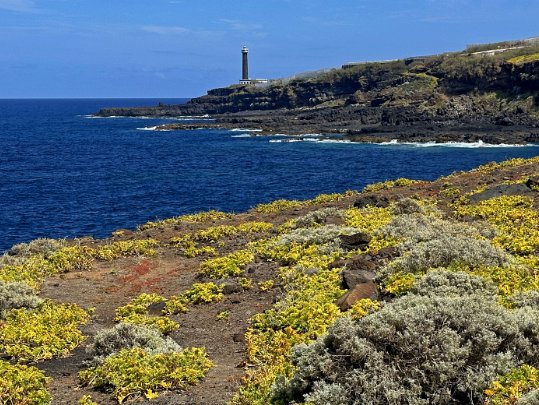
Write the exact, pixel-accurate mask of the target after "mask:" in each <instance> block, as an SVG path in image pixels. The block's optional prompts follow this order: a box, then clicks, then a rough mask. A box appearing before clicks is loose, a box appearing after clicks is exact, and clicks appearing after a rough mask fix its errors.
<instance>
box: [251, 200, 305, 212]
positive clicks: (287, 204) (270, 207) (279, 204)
mask: <svg viewBox="0 0 539 405" xmlns="http://www.w3.org/2000/svg"><path fill="white" fill-rule="evenodd" d="M303 205H304V203H303V202H301V201H297V200H275V201H272V202H270V203H267V204H258V205H257V206H256V207H255V208H254V211H255V212H258V213H260V214H278V213H280V212H283V211H289V210H292V209H295V208H301V207H302V206H303Z"/></svg>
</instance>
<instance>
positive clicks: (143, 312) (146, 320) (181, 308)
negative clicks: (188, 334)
mask: <svg viewBox="0 0 539 405" xmlns="http://www.w3.org/2000/svg"><path fill="white" fill-rule="evenodd" d="M159 303H164V304H165V305H164V309H163V311H162V312H163V316H150V315H148V306H149V305H152V304H159ZM184 312H187V302H186V300H185V299H184V298H183V297H173V298H172V299H171V300H167V299H166V298H165V297H162V296H160V295H158V294H147V293H143V294H140V295H139V296H138V297H137V298H135V299H134V300H133V301H131V302H130V303H129V304H126V305H124V306H122V307H119V308H116V317H115V318H114V320H115V321H116V322H124V323H133V324H136V325H146V326H153V327H155V328H157V329H159V330H160V331H161V333H170V332H172V331H173V330H176V329H178V328H179V327H180V324H179V323H177V322H174V321H173V320H172V319H170V318H168V317H167V316H164V315H165V314H168V315H173V314H179V313H184Z"/></svg>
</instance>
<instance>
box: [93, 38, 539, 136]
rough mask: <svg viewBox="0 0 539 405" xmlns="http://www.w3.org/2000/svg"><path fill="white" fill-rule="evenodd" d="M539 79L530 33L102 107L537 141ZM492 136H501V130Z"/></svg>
mask: <svg viewBox="0 0 539 405" xmlns="http://www.w3.org/2000/svg"><path fill="white" fill-rule="evenodd" d="M500 48H501V49H500ZM478 49H481V50H479V51H478ZM485 49H487V50H485ZM488 49H497V51H495V52H496V53H494V52H489V51H488ZM538 79H539V45H537V41H528V42H526V41H524V42H516V43H502V44H493V45H491V46H488V45H484V46H481V47H470V48H469V49H467V50H466V51H464V52H458V53H449V54H442V55H435V56H426V57H412V58H408V59H403V60H396V61H388V62H373V63H358V64H348V65H344V66H343V68H340V69H334V70H330V71H329V72H324V73H320V74H314V75H304V76H301V75H300V76H299V77H298V78H293V79H286V80H276V81H274V82H273V83H272V84H271V85H269V86H267V87H254V86H240V85H234V86H230V87H227V88H222V89H215V90H210V91H209V92H208V94H207V95H206V96H202V97H198V98H195V99H193V100H191V101H190V102H189V103H187V104H186V105H184V106H173V105H161V106H159V107H153V108H113V109H105V110H101V111H100V112H99V114H98V115H103V116H108V115H133V116H140V115H154V116H177V115H197V114H211V115H212V116H216V118H218V121H217V122H218V124H221V125H222V126H225V127H226V126H228V127H230V126H233V125H236V126H237V125H244V126H247V125H251V126H257V127H261V128H263V129H265V130H267V131H279V130H283V129H287V130H288V131H289V132H292V133H296V132H297V133H307V132H309V130H319V131H321V132H340V133H345V134H349V135H357V136H361V137H362V139H363V140H369V138H368V136H369V135H371V140H375V141H376V140H379V139H380V138H379V137H380V136H382V138H383V136H384V134H387V133H389V134H394V133H397V132H398V134H397V135H398V136H401V137H404V138H405V139H406V138H408V139H414V138H415V137H420V135H421V134H418V132H422V133H423V134H426V135H429V131H430V132H437V133H439V132H445V134H443V135H445V136H446V138H447V139H448V140H451V139H452V138H451V134H452V133H453V132H454V133H459V136H460V138H459V139H462V138H464V140H468V139H466V136H468V138H470V139H469V140H475V139H477V137H475V138H474V135H476V134H477V133H479V132H481V131H486V130H489V131H491V132H496V131H498V132H500V131H502V130H503V132H505V134H506V136H507V137H508V138H511V133H512V132H518V133H519V141H520V142H523V141H527V142H533V141H537V139H539V138H538V137H537V131H535V130H534V129H533V128H537V126H538V124H539V121H538V118H539V109H538V107H539V80H538ZM178 127H181V125H180V126H178ZM403 132H404V135H402V134H401V133H403ZM483 135H485V134H483ZM495 135H497V134H495ZM441 139H443V138H441ZM487 140H489V139H487ZM492 141H494V142H496V141H497V142H499V140H496V136H492Z"/></svg>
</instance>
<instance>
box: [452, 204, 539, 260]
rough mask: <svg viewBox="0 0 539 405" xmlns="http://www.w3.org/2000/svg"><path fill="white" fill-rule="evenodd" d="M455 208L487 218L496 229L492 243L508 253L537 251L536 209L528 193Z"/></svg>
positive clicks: (538, 219) (462, 213)
mask: <svg viewBox="0 0 539 405" xmlns="http://www.w3.org/2000/svg"><path fill="white" fill-rule="evenodd" d="M456 212H457V214H458V215H460V216H469V217H474V218H481V219H485V220H487V221H488V222H489V223H490V224H491V225H492V226H493V227H494V228H495V229H496V231H497V233H498V234H497V236H496V237H495V238H494V240H493V243H494V244H495V245H497V246H499V247H501V248H503V249H505V250H507V251H509V252H510V253H512V254H516V255H519V256H526V255H530V254H534V253H535V252H537V251H539V213H538V212H537V211H536V210H535V209H534V208H533V200H532V199H531V198H529V197H524V196H520V195H516V196H501V197H496V198H492V199H489V200H486V201H481V202H480V203H478V204H476V205H461V206H457V207H456Z"/></svg>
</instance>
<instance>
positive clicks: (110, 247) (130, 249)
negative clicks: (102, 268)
mask: <svg viewBox="0 0 539 405" xmlns="http://www.w3.org/2000/svg"><path fill="white" fill-rule="evenodd" d="M158 246H159V242H158V241H156V240H155V239H136V240H125V241H118V242H113V243H109V244H106V245H103V246H99V247H98V248H97V249H96V250H95V253H94V256H95V257H96V258H98V259H101V260H114V259H117V258H119V257H122V256H154V255H155V254H156V248H157V247H158Z"/></svg>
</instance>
